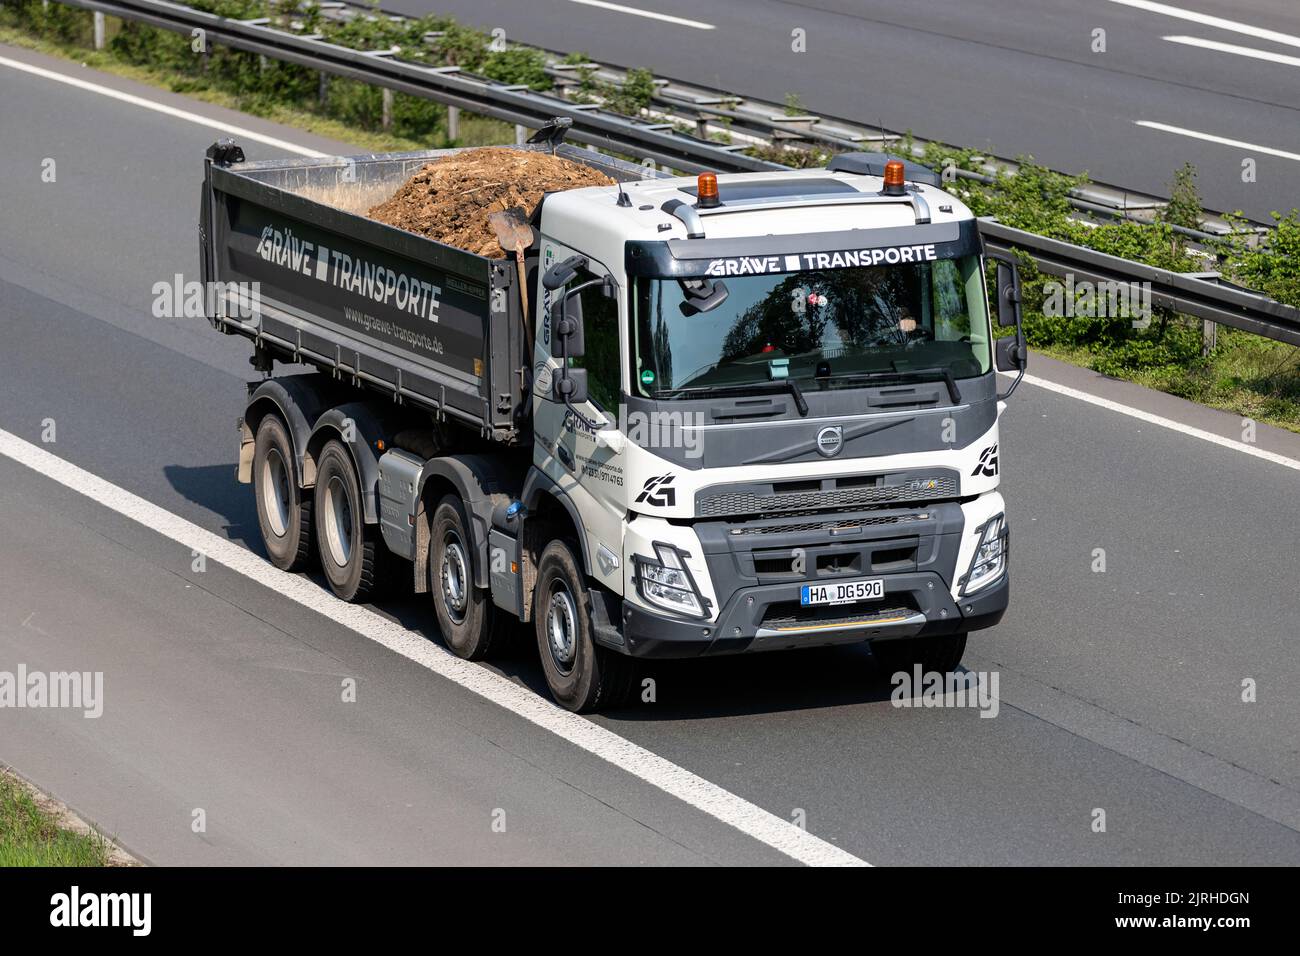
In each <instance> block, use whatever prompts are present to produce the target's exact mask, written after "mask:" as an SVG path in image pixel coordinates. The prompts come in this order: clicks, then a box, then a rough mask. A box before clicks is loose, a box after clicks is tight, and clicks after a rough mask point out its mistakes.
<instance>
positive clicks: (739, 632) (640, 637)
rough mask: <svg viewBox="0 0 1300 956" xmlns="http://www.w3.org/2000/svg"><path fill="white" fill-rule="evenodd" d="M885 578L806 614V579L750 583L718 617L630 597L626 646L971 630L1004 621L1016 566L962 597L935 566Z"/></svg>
mask: <svg viewBox="0 0 1300 956" xmlns="http://www.w3.org/2000/svg"><path fill="white" fill-rule="evenodd" d="M884 580H885V596H884V598H883V599H882V600H880V601H873V602H869V603H861V604H851V605H843V606H840V607H837V608H826V609H823V610H822V611H821V612H811V611H809V612H807V613H803V614H801V613H800V612H798V611H795V612H793V613H790V612H788V611H786V610H785V609H788V608H791V607H792V606H793V605H797V604H798V602H799V591H800V587H801V586H802V584H803V583H805V582H791V583H788V584H766V585H760V586H757V587H751V588H743V589H741V590H739V591H736V592H735V593H734V594H733V595H732V597H731V599H730V600H729V601H728V602H727V603H726V605H725V606H724V607H723V609H722V611H721V613H720V614H719V615H718V619H717V621H716V622H712V623H710V622H702V621H687V620H682V619H680V618H672V617H669V616H667V615H660V614H656V613H653V612H651V611H647V610H645V609H644V608H641V607H637V606H635V605H632V604H630V603H626V602H625V603H624V604H623V607H622V610H621V612H620V618H621V625H622V626H621V628H620V630H621V631H622V638H623V641H622V646H621V647H620V648H619V649H620V650H622V651H623V652H625V653H627V654H630V655H631V656H633V657H639V658H671V657H699V656H702V655H715V654H740V653H746V652H749V651H764V650H781V649H787V648H795V647H825V646H827V645H831V644H853V643H859V642H861V641H870V640H885V639H894V638H903V637H928V636H930V635H936V634H953V633H964V632H968V631H976V630H980V629H983V628H986V627H993V626H994V625H995V624H997V623H998V622H999V621H1000V620H1001V619H1002V615H1003V614H1004V613H1005V611H1006V609H1007V600H1008V595H1009V594H1010V590H1011V582H1010V572H1009V571H1008V572H1007V573H1004V574H1003V576H1002V578H1001V579H1000V580H999V581H998V582H997V583H996V584H993V585H990V586H989V587H987V588H985V589H984V590H983V591H981V592H980V593H978V594H975V595H972V596H971V597H969V598H963V599H961V602H960V604H958V603H957V602H956V601H954V600H953V597H952V595H951V594H950V593H949V591H948V585H947V584H946V583H945V582H944V580H943V578H942V577H940V575H938V574H936V573H934V572H932V571H929V572H917V573H911V574H895V575H887V576H885V577H884Z"/></svg>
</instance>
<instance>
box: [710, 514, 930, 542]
mask: <svg viewBox="0 0 1300 956" xmlns="http://www.w3.org/2000/svg"><path fill="white" fill-rule="evenodd" d="M930 516H931V514H930V512H928V511H915V512H906V513H902V514H882V515H871V516H869V517H861V518H830V519H827V520H825V521H798V522H790V523H788V522H781V523H779V524H756V525H745V526H743V527H740V528H732V529H731V531H730V532H729V533H730V534H731V535H733V536H735V537H748V536H749V535H763V534H813V533H816V532H818V531H825V532H827V533H828V534H830V533H834V532H843V531H855V530H857V529H858V528H867V527H877V526H879V525H893V524H907V523H908V522H911V521H925V520H926V519H927V518H929V517H930Z"/></svg>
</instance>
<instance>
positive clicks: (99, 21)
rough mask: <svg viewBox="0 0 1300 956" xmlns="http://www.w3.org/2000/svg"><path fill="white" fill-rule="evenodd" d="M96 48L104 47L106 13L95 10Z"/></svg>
mask: <svg viewBox="0 0 1300 956" xmlns="http://www.w3.org/2000/svg"><path fill="white" fill-rule="evenodd" d="M95 49H96V50H102V49H104V14H102V13H101V12H100V11H98V10H96V11H95Z"/></svg>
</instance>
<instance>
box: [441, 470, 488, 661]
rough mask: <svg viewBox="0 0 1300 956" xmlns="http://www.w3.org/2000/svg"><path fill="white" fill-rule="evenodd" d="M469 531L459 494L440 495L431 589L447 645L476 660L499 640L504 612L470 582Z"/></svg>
mask: <svg viewBox="0 0 1300 956" xmlns="http://www.w3.org/2000/svg"><path fill="white" fill-rule="evenodd" d="M468 529H469V522H468V521H466V520H465V508H464V506H463V505H462V504H461V501H460V498H458V497H457V496H456V495H446V496H444V497H443V499H442V500H441V501H439V502H438V505H437V507H436V508H434V510H433V524H432V525H431V527H430V530H429V593H431V594H432V595H433V610H434V613H435V614H436V615H437V616H438V629H439V630H440V631H442V639H443V641H445V642H446V644H447V648H448V649H449V650H450V651H451V652H452V653H453V654H455V655H456V656H457V657H462V658H464V659H465V660H467V661H478V660H482V659H483V658H485V657H487V656H488V655H489V654H490V653H491V652H492V650H493V648H494V647H495V646H497V645H499V644H500V643H501V639H502V631H503V630H504V623H505V622H504V621H503V620H502V618H504V616H505V615H503V614H501V613H500V611H499V610H498V609H497V608H496V607H495V606H494V605H493V604H492V598H491V596H490V595H489V594H488V593H487V592H486V591H483V590H480V589H479V588H476V587H475V586H474V554H475V549H474V545H473V539H472V538H471V537H470V534H469V531H468Z"/></svg>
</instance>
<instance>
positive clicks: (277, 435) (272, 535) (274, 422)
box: [253, 415, 312, 571]
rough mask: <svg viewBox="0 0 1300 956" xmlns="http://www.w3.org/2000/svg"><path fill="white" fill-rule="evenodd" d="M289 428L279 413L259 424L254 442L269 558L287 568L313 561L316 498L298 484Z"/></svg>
mask: <svg viewBox="0 0 1300 956" xmlns="http://www.w3.org/2000/svg"><path fill="white" fill-rule="evenodd" d="M293 462H294V456H293V445H292V444H291V443H290V441H289V431H288V429H286V428H285V426H284V422H282V421H281V420H280V419H279V418H277V417H276V416H275V415H267V416H266V417H264V418H263V419H262V421H261V423H260V424H259V425H258V426H257V436H256V438H255V439H254V442H253V498H254V501H255V502H256V504H257V524H258V527H259V528H261V530H262V543H263V544H264V545H265V546H266V554H267V557H269V558H270V559H271V563H272V564H274V565H275V566H276V567H277V568H280V569H281V570H284V571H301V570H302V569H303V568H305V567H306V566H307V564H308V563H309V562H310V560H311V548H312V534H311V512H312V499H311V496H310V495H306V494H304V493H303V489H301V488H299V487H298V479H297V471H296V470H295V468H294V464H293Z"/></svg>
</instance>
